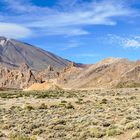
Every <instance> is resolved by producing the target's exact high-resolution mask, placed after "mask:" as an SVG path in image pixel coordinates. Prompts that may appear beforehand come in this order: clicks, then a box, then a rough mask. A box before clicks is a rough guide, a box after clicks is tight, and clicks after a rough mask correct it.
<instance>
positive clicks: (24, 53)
mask: <svg viewBox="0 0 140 140" xmlns="http://www.w3.org/2000/svg"><path fill="white" fill-rule="evenodd" d="M0 63H1V64H2V65H4V66H8V67H19V66H20V65H21V64H22V63H25V64H27V65H28V66H29V67H30V68H31V69H35V70H41V69H45V68H47V67H48V66H49V65H51V66H52V67H53V68H54V69H57V70H58V69H63V68H65V67H66V66H67V65H68V63H69V61H68V60H66V59H63V58H61V57H59V56H56V55H54V54H52V53H50V52H48V51H45V50H42V49H40V48H37V47H35V46H32V45H30V44H27V43H23V42H20V41H17V40H14V39H8V38H6V37H0Z"/></svg>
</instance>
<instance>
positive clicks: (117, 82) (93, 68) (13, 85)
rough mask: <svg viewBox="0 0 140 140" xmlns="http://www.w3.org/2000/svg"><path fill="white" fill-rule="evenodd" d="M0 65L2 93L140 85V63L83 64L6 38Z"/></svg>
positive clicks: (0, 39) (0, 47) (0, 46)
mask: <svg viewBox="0 0 140 140" xmlns="http://www.w3.org/2000/svg"><path fill="white" fill-rule="evenodd" d="M0 65H1V66H0V78H1V80H0V87H1V90H3V89H25V90H48V89H56V88H57V89H93V88H122V87H139V86H140V61H136V62H134V61H129V60H128V59H121V58H107V59H105V60H103V61H101V62H99V63H97V64H91V65H81V64H76V63H73V62H71V61H68V60H66V59H63V58H61V57H58V56H56V55H54V54H52V53H50V52H47V51H44V50H42V49H40V48H36V47H34V46H32V45H29V44H27V43H22V42H19V41H16V40H14V39H7V38H5V37H0Z"/></svg>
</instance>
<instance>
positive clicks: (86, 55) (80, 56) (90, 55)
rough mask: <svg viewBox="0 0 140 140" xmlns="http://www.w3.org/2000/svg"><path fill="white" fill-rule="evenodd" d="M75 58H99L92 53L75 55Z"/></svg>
mask: <svg viewBox="0 0 140 140" xmlns="http://www.w3.org/2000/svg"><path fill="white" fill-rule="evenodd" d="M75 56H76V57H79V58H84V57H99V56H100V55H99V54H94V53H81V54H77V55H75Z"/></svg>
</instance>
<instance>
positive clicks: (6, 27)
mask: <svg viewBox="0 0 140 140" xmlns="http://www.w3.org/2000/svg"><path fill="white" fill-rule="evenodd" d="M31 34H32V33H31V31H30V30H29V29H28V28H26V27H23V26H21V25H18V24H14V23H4V22H0V35H1V36H6V37H9V38H25V37H29V36H30V35H31Z"/></svg>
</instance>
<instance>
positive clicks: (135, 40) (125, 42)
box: [107, 34, 140, 49]
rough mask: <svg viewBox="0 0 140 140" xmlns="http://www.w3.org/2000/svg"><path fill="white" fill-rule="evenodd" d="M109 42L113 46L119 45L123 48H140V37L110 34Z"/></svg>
mask: <svg viewBox="0 0 140 140" xmlns="http://www.w3.org/2000/svg"><path fill="white" fill-rule="evenodd" d="M107 40H108V42H109V43H111V44H118V45H119V46H122V47H123V48H134V49H138V48H140V36H136V35H131V36H127V37H126V36H119V35H113V34H109V35H108V37H107Z"/></svg>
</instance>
